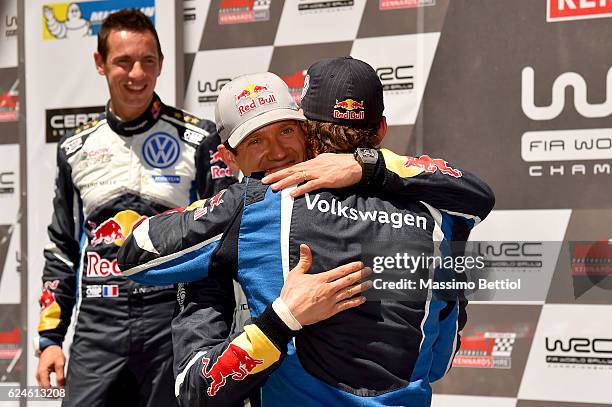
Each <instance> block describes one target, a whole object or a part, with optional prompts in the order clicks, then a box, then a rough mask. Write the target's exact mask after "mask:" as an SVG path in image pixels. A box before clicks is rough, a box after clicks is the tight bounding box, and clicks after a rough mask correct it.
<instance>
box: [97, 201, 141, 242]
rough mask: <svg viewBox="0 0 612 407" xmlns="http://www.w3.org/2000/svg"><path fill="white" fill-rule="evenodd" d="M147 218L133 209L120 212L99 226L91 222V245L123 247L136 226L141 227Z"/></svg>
mask: <svg viewBox="0 0 612 407" xmlns="http://www.w3.org/2000/svg"><path fill="white" fill-rule="evenodd" d="M143 219H146V216H142V215H140V214H139V213H138V212H135V211H133V210H131V209H127V210H124V211H121V212H118V213H117V214H116V215H115V216H113V217H112V218H110V219H107V220H105V221H104V222H102V223H101V224H100V225H99V226H96V224H95V223H93V222H89V226H90V227H91V228H92V231H91V245H92V246H97V245H99V244H111V243H114V244H115V245H117V246H122V245H123V242H124V241H125V239H126V238H127V236H128V235H129V234H130V233H132V230H133V229H134V227H136V225H139V224H140V222H142V220H143Z"/></svg>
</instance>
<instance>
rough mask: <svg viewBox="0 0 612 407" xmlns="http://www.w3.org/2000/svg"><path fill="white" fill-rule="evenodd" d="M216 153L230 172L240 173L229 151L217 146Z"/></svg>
mask: <svg viewBox="0 0 612 407" xmlns="http://www.w3.org/2000/svg"><path fill="white" fill-rule="evenodd" d="M217 151H219V152H220V153H221V158H223V162H224V163H225V165H227V166H228V167H229V168H230V169H231V170H232V171H240V167H239V166H238V162H237V161H236V156H235V155H234V153H232V152H231V151H229V150H228V149H227V147H225V146H224V145H223V144H219V146H218V147H217Z"/></svg>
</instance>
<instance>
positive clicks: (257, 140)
mask: <svg viewBox="0 0 612 407" xmlns="http://www.w3.org/2000/svg"><path fill="white" fill-rule="evenodd" d="M259 143H260V140H259V139H258V138H254V139H251V140H249V145H250V146H252V145H255V144H259Z"/></svg>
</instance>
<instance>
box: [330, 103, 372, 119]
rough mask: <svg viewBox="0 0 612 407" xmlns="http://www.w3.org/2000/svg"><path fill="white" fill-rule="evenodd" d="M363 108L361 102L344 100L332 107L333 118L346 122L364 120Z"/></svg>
mask: <svg viewBox="0 0 612 407" xmlns="http://www.w3.org/2000/svg"><path fill="white" fill-rule="evenodd" d="M357 110H359V111H357ZM364 110H365V108H364V105H363V100H362V101H360V102H359V101H357V100H354V99H344V100H342V101H338V99H336V104H335V105H334V118H336V119H348V120H363V119H364V118H365V111H364Z"/></svg>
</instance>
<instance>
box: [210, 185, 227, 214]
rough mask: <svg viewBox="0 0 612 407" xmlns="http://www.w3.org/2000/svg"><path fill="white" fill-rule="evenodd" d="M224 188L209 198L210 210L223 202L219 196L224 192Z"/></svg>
mask: <svg viewBox="0 0 612 407" xmlns="http://www.w3.org/2000/svg"><path fill="white" fill-rule="evenodd" d="M225 191H226V190H225V189H224V190H223V191H220V192H219V193H218V194H217V195H215V196H213V197H212V198H210V211H211V212H212V211H213V210H214V209H215V207H217V206H219V205H221V204H222V203H223V199H222V198H221V197H222V196H223V194H224V193H225Z"/></svg>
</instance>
